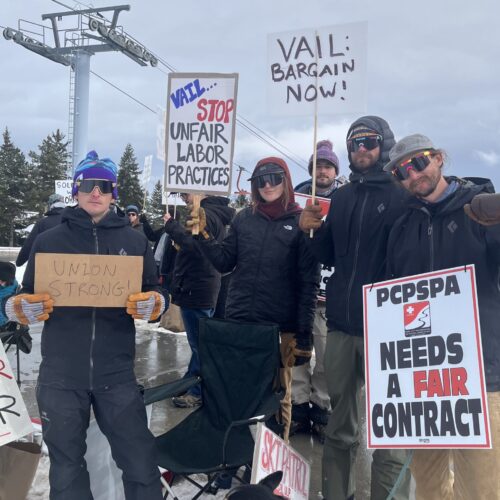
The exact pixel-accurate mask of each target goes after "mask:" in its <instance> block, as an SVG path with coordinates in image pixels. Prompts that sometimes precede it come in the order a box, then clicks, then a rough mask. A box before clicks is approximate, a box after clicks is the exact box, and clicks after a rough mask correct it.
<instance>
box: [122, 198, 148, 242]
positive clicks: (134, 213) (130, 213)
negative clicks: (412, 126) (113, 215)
mask: <svg viewBox="0 0 500 500" xmlns="http://www.w3.org/2000/svg"><path fill="white" fill-rule="evenodd" d="M125 214H126V215H127V217H128V221H129V222H130V225H131V226H132V228H133V229H135V230H136V231H140V232H141V233H142V234H144V236H146V234H145V233H144V226H143V224H142V222H141V221H140V220H139V207H138V206H137V205H127V206H126V207H125Z"/></svg>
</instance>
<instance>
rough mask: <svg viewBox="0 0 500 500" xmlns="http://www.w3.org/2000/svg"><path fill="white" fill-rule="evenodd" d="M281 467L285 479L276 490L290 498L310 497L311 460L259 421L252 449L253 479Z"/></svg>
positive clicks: (254, 480) (253, 480)
mask: <svg viewBox="0 0 500 500" xmlns="http://www.w3.org/2000/svg"><path fill="white" fill-rule="evenodd" d="M279 470H280V471H282V472H283V479H282V480H281V482H280V484H279V486H278V487H277V488H276V489H275V490H274V493H275V494H276V495H282V496H284V497H286V498H289V499H291V500H299V499H302V500H307V499H308V498H309V482H310V478H311V464H310V463H309V461H307V460H306V459H305V458H304V457H303V456H302V455H300V454H299V453H297V452H296V451H295V450H294V449H293V448H292V447H291V446H290V445H289V444H287V443H285V441H283V440H282V439H281V438H280V437H279V436H277V435H276V434H274V432H272V431H271V430H269V429H268V428H267V427H266V426H265V425H264V424H263V423H261V422H259V423H258V424H257V435H256V438H255V448H254V453H253V464H252V480H251V483H252V484H257V483H258V482H259V481H260V480H261V479H263V478H264V477H266V476H268V475H269V474H271V473H273V472H276V471H279Z"/></svg>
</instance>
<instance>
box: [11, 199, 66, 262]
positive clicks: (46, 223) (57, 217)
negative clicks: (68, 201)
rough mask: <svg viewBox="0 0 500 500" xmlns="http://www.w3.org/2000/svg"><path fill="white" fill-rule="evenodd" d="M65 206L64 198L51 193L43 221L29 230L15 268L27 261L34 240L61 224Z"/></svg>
mask: <svg viewBox="0 0 500 500" xmlns="http://www.w3.org/2000/svg"><path fill="white" fill-rule="evenodd" d="M65 206H66V205H65V204H64V198H63V197H62V196H61V195H60V194H57V193H53V194H51V195H50V196H49V200H48V210H47V212H46V213H45V214H44V217H43V219H40V220H39V221H37V222H36V224H35V225H34V226H33V229H32V230H31V232H30V234H29V236H28V237H27V238H26V241H25V242H24V244H23V246H22V248H21V250H20V251H19V254H18V256H17V259H16V266H17V267H19V266H22V265H23V264H24V263H25V262H27V261H28V258H29V256H30V252H31V247H32V246H33V243H34V242H35V238H36V237H37V236H38V235H39V234H40V233H43V232H44V231H47V229H50V228H51V227H54V226H57V225H58V224H59V223H60V222H61V212H62V211H63V208H64V207H65Z"/></svg>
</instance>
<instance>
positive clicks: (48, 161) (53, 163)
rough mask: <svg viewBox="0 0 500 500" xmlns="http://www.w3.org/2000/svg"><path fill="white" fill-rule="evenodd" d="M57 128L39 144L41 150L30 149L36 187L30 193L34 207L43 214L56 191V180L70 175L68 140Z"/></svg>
mask: <svg viewBox="0 0 500 500" xmlns="http://www.w3.org/2000/svg"><path fill="white" fill-rule="evenodd" d="M64 138H65V136H64V134H63V133H62V132H61V131H60V130H59V129H57V130H56V131H55V132H53V133H52V134H50V135H48V136H47V137H46V138H45V139H44V140H43V141H42V144H40V145H39V146H38V150H39V152H38V153H36V152H34V151H30V153H29V156H30V159H31V170H32V175H33V178H34V180H35V189H34V190H33V192H32V193H30V195H31V196H30V199H31V203H32V209H33V210H35V211H37V212H39V213H40V214H42V213H43V212H44V211H45V210H46V208H47V200H48V198H49V196H50V195H51V194H52V193H53V192H54V181H56V180H61V179H66V178H67V177H68V174H67V171H66V166H67V162H68V141H65V140H64Z"/></svg>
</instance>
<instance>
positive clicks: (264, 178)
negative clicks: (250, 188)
mask: <svg viewBox="0 0 500 500" xmlns="http://www.w3.org/2000/svg"><path fill="white" fill-rule="evenodd" d="M252 182H255V185H256V186H257V187H258V188H259V189H262V188H264V187H266V184H270V185H271V186H278V185H279V184H281V183H282V182H283V174H264V175H259V176H258V177H254V178H253V179H252Z"/></svg>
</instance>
